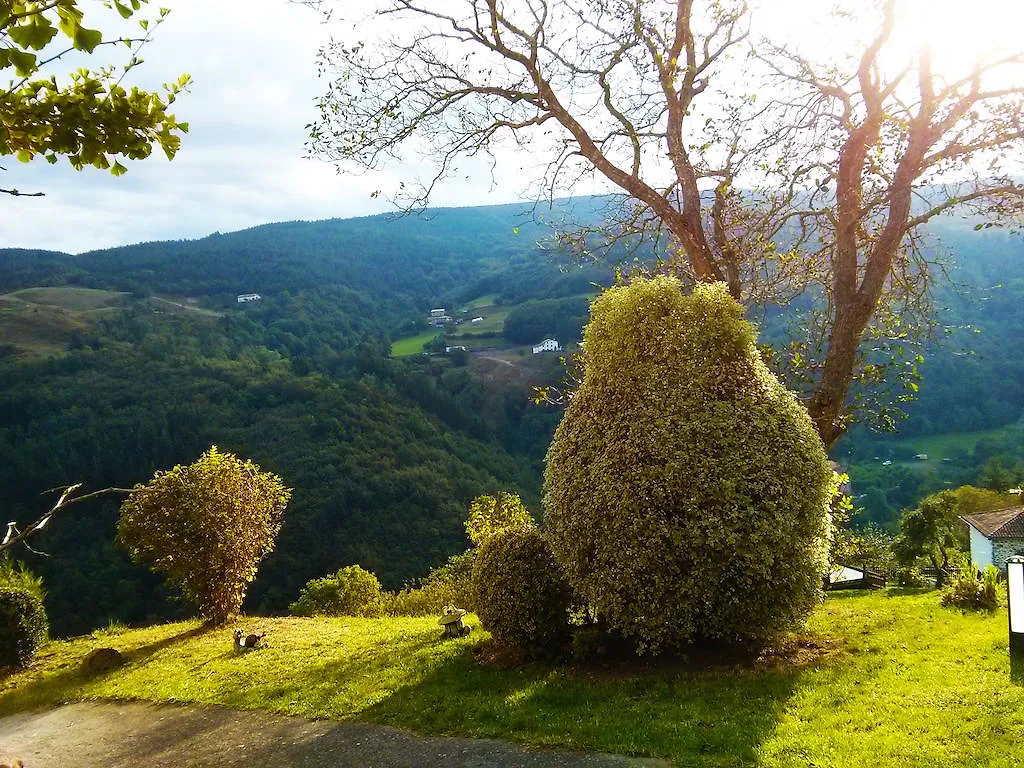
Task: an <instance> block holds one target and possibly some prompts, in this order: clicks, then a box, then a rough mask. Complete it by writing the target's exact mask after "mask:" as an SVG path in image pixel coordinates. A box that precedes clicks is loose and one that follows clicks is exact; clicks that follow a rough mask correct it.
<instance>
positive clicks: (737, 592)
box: [544, 277, 836, 652]
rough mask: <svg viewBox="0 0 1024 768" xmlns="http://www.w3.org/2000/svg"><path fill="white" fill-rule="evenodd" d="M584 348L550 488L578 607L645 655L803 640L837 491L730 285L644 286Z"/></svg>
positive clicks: (633, 287) (621, 291) (664, 282)
mask: <svg viewBox="0 0 1024 768" xmlns="http://www.w3.org/2000/svg"><path fill="white" fill-rule="evenodd" d="M584 336H585V339H584V341H585V348H586V354H585V356H584V374H583V380H582V383H581V384H580V386H579V388H578V390H577V391H576V393H575V395H574V396H573V398H572V400H571V402H570V403H569V405H568V407H567V408H566V411H565V415H564V417H563V418H562V422H561V424H559V426H558V429H557V430H556V432H555V437H554V440H553V441H552V443H551V448H550V449H549V451H548V455H547V471H546V473H545V477H544V486H545V495H544V506H545V515H546V518H545V525H546V526H547V534H548V538H549V540H550V542H551V548H552V550H553V552H554V554H555V557H556V558H557V559H558V561H559V562H560V563H561V564H562V566H563V567H564V568H565V572H566V574H567V576H568V579H569V581H570V583H571V584H572V586H573V588H574V590H575V591H576V594H577V596H578V598H579V599H581V600H582V601H584V602H586V603H587V604H588V605H589V606H592V607H593V609H594V610H595V611H596V613H597V616H598V618H599V619H600V620H601V621H603V622H606V623H607V625H608V626H609V628H610V629H612V630H616V631H618V632H621V633H622V634H623V635H624V636H626V637H628V638H630V639H632V640H634V641H635V642H636V643H637V647H638V649H639V650H641V651H650V652H657V651H659V650H667V649H670V648H673V647H680V646H684V645H686V644H688V643H690V642H693V641H695V640H698V639H722V640H726V641H729V642H735V641H749V642H756V643H760V642H763V641H764V640H770V639H772V638H773V637H774V636H777V635H778V634H780V633H783V632H786V631H789V630H791V629H793V628H795V627H796V626H798V625H799V624H800V623H801V622H802V621H803V620H804V619H805V618H806V617H807V616H808V615H809V614H810V612H811V611H812V609H813V608H814V606H815V605H817V604H818V603H819V602H820V600H821V599H822V575H823V574H824V573H825V570H826V561H827V555H828V551H827V546H828V541H827V536H828V532H829V518H828V509H829V506H830V503H831V501H832V498H833V495H834V493H835V490H836V482H835V475H834V473H833V472H832V470H831V468H830V466H829V463H828V459H827V457H826V455H825V449H824V447H823V446H822V443H821V440H820V439H819V437H818V435H817V433H816V432H815V430H814V426H813V425H812V423H811V420H810V418H809V417H808V415H807V411H806V410H805V409H804V408H803V406H801V405H800V403H799V402H798V401H797V399H796V397H795V396H794V395H793V394H792V393H791V392H789V391H787V390H786V389H785V387H783V386H782V384H780V383H779V381H778V379H776V378H775V376H774V375H773V374H772V373H771V371H769V370H768V368H767V367H766V366H765V364H764V362H763V361H762V359H761V357H760V355H759V354H758V351H757V348H756V346H755V332H754V329H753V327H752V326H751V325H750V323H748V322H747V321H746V320H744V318H743V308H742V307H741V306H740V305H739V304H738V303H737V302H736V301H735V300H733V299H732V298H731V297H730V296H729V293H728V291H727V289H726V287H725V285H724V284H722V283H716V284H714V285H698V286H697V287H695V288H694V289H693V292H692V293H690V294H686V293H685V292H684V289H683V286H682V285H681V283H680V282H679V281H678V280H676V279H674V278H669V277H658V278H654V279H651V280H635V281H634V282H632V283H630V284H629V285H620V286H617V287H615V288H612V289H610V290H608V291H605V292H604V293H603V294H602V295H601V296H600V297H598V298H597V299H596V300H595V301H594V303H593V304H592V305H591V319H590V322H589V323H588V324H587V327H586V330H585V333H584Z"/></svg>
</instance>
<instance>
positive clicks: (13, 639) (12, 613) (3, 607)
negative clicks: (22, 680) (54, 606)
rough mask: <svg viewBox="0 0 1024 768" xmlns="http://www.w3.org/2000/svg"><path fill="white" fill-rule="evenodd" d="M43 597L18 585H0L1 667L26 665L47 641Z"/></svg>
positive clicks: (47, 627) (47, 628)
mask: <svg viewBox="0 0 1024 768" xmlns="http://www.w3.org/2000/svg"><path fill="white" fill-rule="evenodd" d="M48 630H49V626H48V624H47V622H46V611H45V610H44V608H43V601H42V600H41V599H40V597H39V596H38V595H36V594H33V593H32V592H31V591H29V590H27V589H20V588H18V587H5V588H0V667H23V666H25V665H26V664H28V663H29V662H30V661H32V657H33V656H35V655H36V651H38V650H39V648H40V647H41V646H42V645H43V644H44V643H45V642H46V639H47V632H48Z"/></svg>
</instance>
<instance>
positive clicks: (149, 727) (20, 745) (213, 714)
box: [0, 703, 667, 768]
mask: <svg viewBox="0 0 1024 768" xmlns="http://www.w3.org/2000/svg"><path fill="white" fill-rule="evenodd" d="M5 758H6V759H7V760H8V761H13V760H14V759H19V760H21V761H22V762H23V763H24V765H25V768H72V767H73V768H93V767H95V768H122V767H123V768H137V767H139V766H160V767H161V768H185V766H189V767H192V766H195V767H196V768H198V767H199V766H203V767H204V768H211V767H213V768H235V767H237V768H243V766H244V767H245V768H249V766H268V767H269V766H273V767H274V768H279V767H280V768H284V766H295V767H296V768H336V767H339V768H340V767H342V766H344V767H346V768H347V767H348V766H351V767H352V768H356V767H357V766H358V768H367V767H369V768H399V767H401V768H414V767H415V768H418V767H419V766H424V768H431V767H433V766H448V767H451V766H458V767H461V768H479V767H482V766H502V767H503V768H505V767H506V766H507V768H626V767H627V766H629V767H631V768H632V767H633V766H664V765H667V763H665V762H662V761H659V760H640V759H635V758H626V757H617V756H614V755H587V754H580V753H575V752H559V751H546V750H545V751H541V750H533V749H525V748H523V747H519V746H516V745H513V744H508V743H506V742H501V741H492V740H481V739H460V738H447V737H444V738H421V737H419V736H415V735H413V734H412V733H409V732H407V731H402V730H399V729H397V728H389V727H386V726H379V725H368V724H365V723H339V722H334V721H317V720H305V719H303V718H298V717H282V716H279V715H271V714H267V713H264V712H236V711H234V710H229V709H222V708H218V707H193V706H188V707H186V706H181V707H178V706H170V705H158V704H146V703H121V704H119V703H81V704H69V705H67V706H63V707H59V708H57V709H53V710H46V711H42V712H33V713H27V714H20V715H12V716H10V717H6V718H2V719H0V765H2V764H3V762H4V759H5Z"/></svg>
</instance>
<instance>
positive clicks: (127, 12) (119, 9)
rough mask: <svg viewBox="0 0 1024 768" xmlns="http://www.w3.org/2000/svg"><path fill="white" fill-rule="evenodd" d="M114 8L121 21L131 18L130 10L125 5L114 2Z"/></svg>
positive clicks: (115, 0)
mask: <svg viewBox="0 0 1024 768" xmlns="http://www.w3.org/2000/svg"><path fill="white" fill-rule="evenodd" d="M114 7H115V8H117V12H118V13H120V14H121V18H122V19H127V18H130V17H131V15H132V9H131V8H129V7H128V6H127V5H124V4H123V3H119V2H118V1H117V0H114Z"/></svg>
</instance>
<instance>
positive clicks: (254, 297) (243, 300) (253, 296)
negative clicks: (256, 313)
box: [238, 293, 263, 304]
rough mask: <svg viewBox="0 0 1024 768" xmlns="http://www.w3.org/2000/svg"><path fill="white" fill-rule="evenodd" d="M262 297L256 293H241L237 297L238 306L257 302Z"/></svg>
mask: <svg viewBox="0 0 1024 768" xmlns="http://www.w3.org/2000/svg"><path fill="white" fill-rule="evenodd" d="M262 298H263V297H262V296H260V295H259V294H258V293H243V294H240V295H239V297H238V303H239V304H248V303H249V302H250V301H259V300H260V299H262Z"/></svg>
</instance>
